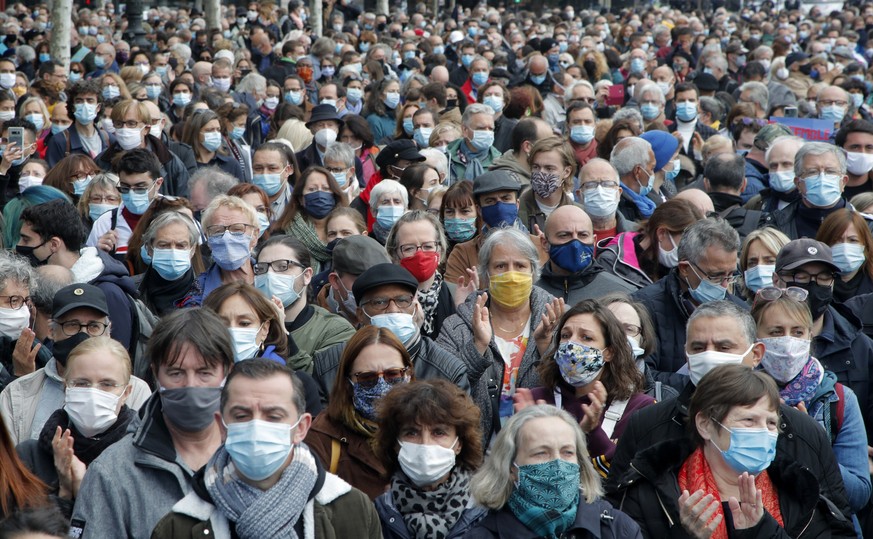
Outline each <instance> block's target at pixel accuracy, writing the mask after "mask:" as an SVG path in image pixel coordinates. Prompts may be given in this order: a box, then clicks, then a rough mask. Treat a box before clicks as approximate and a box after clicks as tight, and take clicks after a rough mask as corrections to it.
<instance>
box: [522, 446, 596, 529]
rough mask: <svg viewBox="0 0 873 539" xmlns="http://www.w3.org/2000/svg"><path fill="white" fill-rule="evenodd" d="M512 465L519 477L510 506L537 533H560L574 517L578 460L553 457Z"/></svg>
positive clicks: (576, 507)
mask: <svg viewBox="0 0 873 539" xmlns="http://www.w3.org/2000/svg"><path fill="white" fill-rule="evenodd" d="M515 467H516V469H517V470H518V480H517V482H516V485H515V488H514V489H513V490H512V494H511V495H510V497H509V504H508V505H509V509H510V510H511V511H512V513H513V514H514V515H515V516H516V518H518V519H519V520H520V521H521V522H522V524H524V525H525V526H526V527H527V528H528V529H530V530H531V531H533V532H534V533H535V534H536V536H537V537H560V536H561V534H562V533H563V532H564V531H565V530H567V529H568V528H569V527H570V526H571V525H572V524H573V522H574V521H575V520H576V510H577V509H578V507H579V497H580V493H581V489H580V486H579V464H578V463H576V462H567V461H565V460H563V459H555V460H552V461H549V462H543V463H541V464H526V465H523V466H518V465H517V464H516V465H515Z"/></svg>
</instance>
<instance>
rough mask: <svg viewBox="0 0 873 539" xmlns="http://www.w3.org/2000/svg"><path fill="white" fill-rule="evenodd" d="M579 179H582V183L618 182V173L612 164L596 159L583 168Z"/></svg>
mask: <svg viewBox="0 0 873 539" xmlns="http://www.w3.org/2000/svg"><path fill="white" fill-rule="evenodd" d="M579 177H580V178H581V179H582V183H585V182H605V181H613V182H617V181H618V171H617V170H615V167H614V166H612V163H610V162H609V161H607V160H606V159H601V158H599V157H595V158H594V159H592V160H590V161H588V162H587V163H585V166H584V167H582V170H581V171H580V174H579Z"/></svg>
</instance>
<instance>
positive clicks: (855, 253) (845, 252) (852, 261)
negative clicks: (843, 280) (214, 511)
mask: <svg viewBox="0 0 873 539" xmlns="http://www.w3.org/2000/svg"><path fill="white" fill-rule="evenodd" d="M831 254H832V255H833V258H834V264H836V266H837V267H838V268H840V272H842V273H844V274H845V273H852V272H853V271H855V270H857V269H858V268H860V267H861V265H862V264H864V262H865V261H866V260H867V257H866V256H865V255H864V246H863V245H861V244H860V243H836V244H834V245H832V246H831Z"/></svg>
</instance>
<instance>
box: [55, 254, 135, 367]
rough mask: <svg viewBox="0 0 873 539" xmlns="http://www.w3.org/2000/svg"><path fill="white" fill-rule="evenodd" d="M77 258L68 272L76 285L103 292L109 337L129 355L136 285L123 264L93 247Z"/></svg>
mask: <svg viewBox="0 0 873 539" xmlns="http://www.w3.org/2000/svg"><path fill="white" fill-rule="evenodd" d="M79 255H80V256H79V260H77V261H76V263H75V264H73V267H72V268H70V270H71V271H72V272H73V275H74V276H75V278H76V282H82V283H89V284H92V285H94V286H96V287H97V288H99V289H100V290H102V291H103V293H104V294H105V295H106V305H107V306H108V307H109V320H110V322H112V328H111V329H110V330H109V331H110V334H111V336H112V338H113V339H115V340H116V341H118V342H120V343H121V344H122V345H123V346H124V348H126V349H127V350H128V351H130V349H131V339H132V336H133V333H132V328H133V324H134V315H135V310H134V306H133V302H132V300H131V298H132V297H135V295H136V284H135V283H134V282H133V279H132V278H131V277H130V273H129V272H128V271H127V268H126V267H124V264H122V263H121V262H119V261H118V260H116V259H114V258H112V256H111V255H110V254H108V253H106V252H104V251H101V250H99V249H97V248H96V247H85V248H84V249H82V251H81V252H80V253H79Z"/></svg>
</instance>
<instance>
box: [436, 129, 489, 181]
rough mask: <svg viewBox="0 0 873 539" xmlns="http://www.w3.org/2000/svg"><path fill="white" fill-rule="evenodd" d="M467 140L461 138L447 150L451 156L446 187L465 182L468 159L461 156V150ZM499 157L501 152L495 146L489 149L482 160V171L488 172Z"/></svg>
mask: <svg viewBox="0 0 873 539" xmlns="http://www.w3.org/2000/svg"><path fill="white" fill-rule="evenodd" d="M466 140H467V139H465V138H464V137H461V138H459V139H458V140H456V141H454V142H452V143H451V144H449V145H448V147H447V148H446V153H448V154H449V178H447V179H446V182H445V183H446V185H452V184H455V183H458V182H460V181H463V180H464V175H465V173H466V172H467V157H466V156H465V155H461V151H460V149H459V148H460V147H461V144H464V143H465V141H466ZM498 157H500V151H499V150H498V149H497V148H495V147H494V146H491V148H489V149H488V154H487V155H486V156H485V158H484V159H482V160H481V161H482V171H483V172H487V171H488V167H490V166H491V163H493V162H494V160H495V159H497V158H498Z"/></svg>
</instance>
